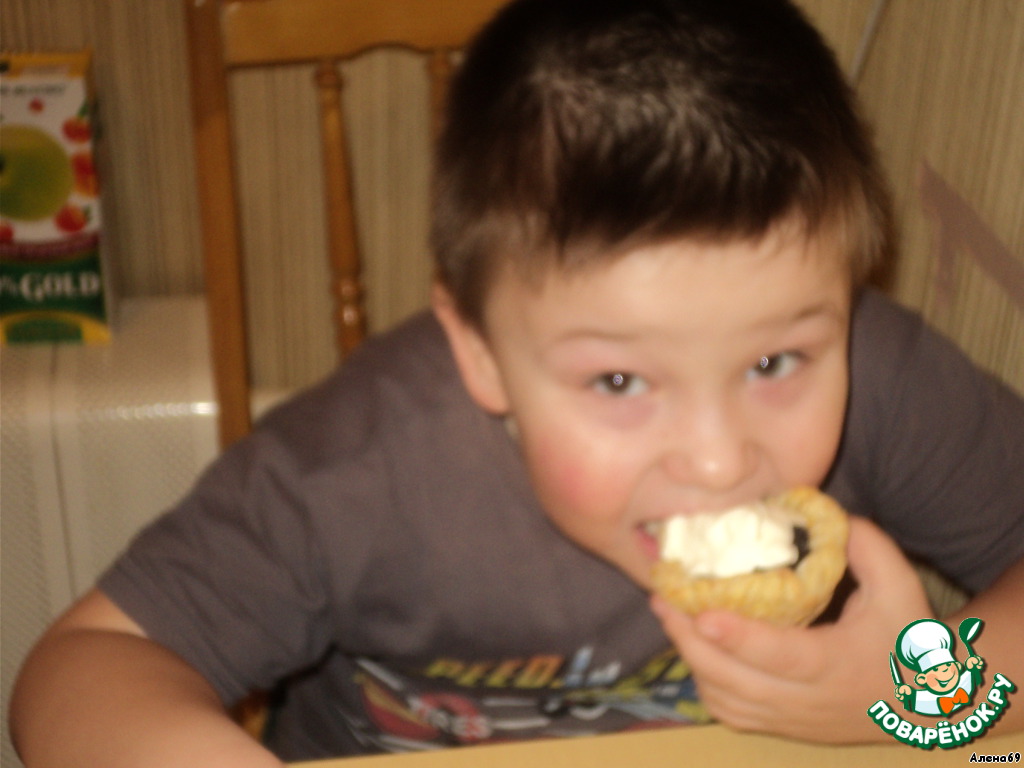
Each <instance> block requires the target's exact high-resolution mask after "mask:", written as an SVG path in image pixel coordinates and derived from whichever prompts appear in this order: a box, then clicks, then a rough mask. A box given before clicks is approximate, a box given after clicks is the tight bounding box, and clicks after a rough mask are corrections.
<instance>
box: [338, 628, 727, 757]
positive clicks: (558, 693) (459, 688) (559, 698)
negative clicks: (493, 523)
mask: <svg viewBox="0 0 1024 768" xmlns="http://www.w3.org/2000/svg"><path fill="white" fill-rule="evenodd" d="M593 655H594V652H593V648H591V647H589V646H588V647H584V648H581V649H580V650H579V651H577V652H576V653H575V654H574V655H573V656H572V657H571V658H566V657H562V656H554V655H540V656H533V657H531V658H525V659H523V658H520V659H503V660H499V661H463V660H457V659H451V658H440V659H436V660H434V661H433V662H431V663H430V664H427V665H426V666H425V667H424V668H423V669H422V670H421V671H420V672H419V674H415V675H412V674H400V673H397V672H395V671H394V670H392V669H388V668H386V667H384V666H382V665H380V664H378V663H376V662H374V661H371V660H368V659H361V660H359V662H358V666H359V670H360V671H359V673H358V674H357V679H356V682H357V683H358V685H359V687H360V690H361V692H362V697H363V703H364V708H365V712H366V720H365V721H364V722H349V723H348V725H349V727H350V728H351V729H352V730H353V732H354V733H355V734H356V735H357V737H358V738H359V739H360V740H361V741H362V742H363V743H364V745H365V746H368V747H376V748H379V749H383V750H386V751H389V752H396V751H414V750H425V749H436V748H439V747H448V746H454V745H460V744H481V743H485V742H499V741H511V740H518V739H532V738H541V737H553V736H577V735H585V734H595V733H608V732H613V731H628V730H636V729H641V728H660V727H665V726H670V725H680V724H685V723H699V722H707V721H708V719H709V718H708V715H707V712H706V711H705V709H704V707H703V706H702V705H701V704H700V703H699V702H698V701H697V695H696V689H695V687H694V683H693V680H692V678H691V677H690V670H689V667H688V666H687V665H686V664H685V663H684V662H683V661H682V660H681V659H680V658H679V656H678V654H677V653H676V652H675V650H667V651H665V652H664V653H661V654H659V655H657V656H655V657H654V658H653V659H651V660H650V661H649V662H647V663H646V664H645V665H643V666H642V667H641V668H640V669H639V670H638V671H637V672H636V673H634V674H629V675H623V674H622V671H621V669H620V665H619V664H618V663H615V662H613V663H610V664H605V665H603V666H601V665H594V664H593Z"/></svg>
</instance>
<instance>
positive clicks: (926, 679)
mask: <svg viewBox="0 0 1024 768" xmlns="http://www.w3.org/2000/svg"><path fill="white" fill-rule="evenodd" d="M914 682H916V683H917V684H918V685H923V686H924V687H925V688H927V689H928V690H929V691H931V692H932V693H949V692H950V691H952V690H953V689H954V688H956V687H957V686H959V685H960V662H958V661H950V662H947V663H946V664H939V665H938V666H936V667H932V668H931V669H929V670H928V671H927V672H923V673H920V674H918V675H915V676H914Z"/></svg>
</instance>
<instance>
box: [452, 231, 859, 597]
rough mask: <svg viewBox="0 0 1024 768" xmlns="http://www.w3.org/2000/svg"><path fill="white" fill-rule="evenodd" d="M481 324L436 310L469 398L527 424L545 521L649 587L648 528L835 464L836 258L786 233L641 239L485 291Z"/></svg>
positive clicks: (840, 273) (839, 316) (772, 489)
mask: <svg viewBox="0 0 1024 768" xmlns="http://www.w3.org/2000/svg"><path fill="white" fill-rule="evenodd" d="M488 298H489V303H488V305H487V312H486V317H485V322H486V329H487V332H486V336H482V335H480V334H478V333H476V332H475V331H474V330H473V329H472V328H471V327H469V326H468V325H466V324H465V323H464V322H463V321H462V320H461V319H460V318H459V316H458V315H457V313H456V312H455V311H454V309H452V307H451V304H450V302H448V301H447V299H446V297H445V295H444V294H443V292H439V293H437V294H436V295H435V308H436V309H437V313H438V316H439V317H440V319H441V320H442V322H443V324H444V325H445V328H446V330H447V332H448V335H449V338H450V339H451V341H452V344H453V349H454V350H455V354H456V358H457V360H458V363H459V366H460V370H461V373H462V376H463V379H464V381H465V382H466V384H467V387H468V389H469V391H470V393H471V394H472V395H473V397H474V399H475V400H476V401H477V402H478V404H480V405H481V406H482V407H483V408H485V409H487V410H489V411H491V412H493V413H506V414H508V415H509V416H511V417H512V418H513V419H514V421H515V425H516V427H517V432H518V436H519V440H520V443H521V447H522V451H523V455H524V458H525V461H526V464H527V467H528V469H529V472H530V475H531V478H532V481H533V484H534V487H535V489H536V492H537V494H538V497H539V499H540V501H541V503H542V505H543V506H544V508H545V510H546V512H547V514H548V515H549V516H550V518H551V519H552V521H553V522H554V523H555V524H556V525H557V526H558V527H559V528H560V529H561V530H562V531H563V532H564V533H565V534H566V535H568V536H569V537H570V538H571V539H573V540H575V541H576V542H577V543H578V544H580V545H581V546H583V547H584V548H586V549H588V550H590V551H592V552H594V553H595V554H597V555H599V556H601V557H604V558H605V559H607V560H609V561H610V562H612V563H613V564H615V565H617V566H618V567H619V568H621V569H622V570H623V571H624V572H625V573H626V574H628V575H629V576H630V577H632V578H633V579H634V580H635V581H636V582H637V583H639V584H640V585H641V586H644V587H649V586H650V580H649V572H650V570H651V565H652V562H653V561H654V560H655V559H656V557H657V545H656V541H655V539H654V538H653V537H652V536H651V535H650V533H648V531H647V530H646V529H645V523H648V522H650V521H654V520H660V519H663V518H666V517H668V516H670V515H674V514H679V513H683V514H692V513H695V512H699V511H714V510H720V509H723V508H727V507H730V506H733V505H736V504H739V503H743V502H747V501H751V500H753V499H756V498H758V497H761V496H764V495H765V494H769V493H776V492H780V491H783V490H785V489H788V488H790V487H792V486H794V485H798V484H809V485H818V484H820V483H821V481H822V480H823V479H824V477H825V474H826V472H827V471H828V469H829V467H830V465H831V464H832V462H833V459H834V457H835V453H836V450H837V446H838V443H839V438H840V432H841V429H842V422H843V416H844V411H845V405H846V396H847V335H848V328H849V316H850V286H849V280H848V276H847V271H846V269H845V267H844V265H843V260H842V259H841V258H839V257H838V255H837V254H836V253H831V252H828V251H823V250H822V246H820V245H818V244H817V243H816V242H810V243H809V242H807V241H806V240H805V239H804V238H803V237H799V236H797V235H796V234H789V233H788V230H783V229H780V230H778V231H775V232H774V233H772V234H771V235H770V236H768V237H766V238H765V239H764V240H762V241H759V242H741V241H735V242H730V243H727V244H708V243H703V242H700V241H692V240H682V241H675V242H671V243H668V244H662V245H657V246H652V247H646V248H640V249H637V250H635V251H633V252H630V253H628V254H626V255H625V256H624V257H623V258H621V259H618V260H616V261H611V262H608V263H605V264H601V265H598V266H594V267H592V268H588V269H587V270H585V271H582V272H575V273H563V272H557V271H552V272H551V273H550V274H548V275H547V276H546V279H545V280H544V281H542V283H541V284H539V285H538V284H534V283H528V282H526V281H524V280H523V279H521V278H520V277H519V276H517V275H516V274H514V273H511V272H509V273H506V274H504V275H503V276H501V277H499V279H498V280H497V281H496V283H495V285H493V286H492V288H491V293H490V294H489V297H488Z"/></svg>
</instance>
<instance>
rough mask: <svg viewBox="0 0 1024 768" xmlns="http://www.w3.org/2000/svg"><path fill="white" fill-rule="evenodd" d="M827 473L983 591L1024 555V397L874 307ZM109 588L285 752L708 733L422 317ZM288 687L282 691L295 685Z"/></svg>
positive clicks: (644, 624)
mask: <svg viewBox="0 0 1024 768" xmlns="http://www.w3.org/2000/svg"><path fill="white" fill-rule="evenodd" d="M851 356H852V364H851V372H852V373H851V375H852V384H851V397H850V405H849V413H848V419H847V427H846V430H845V433H844V438H843V443H842V446H841V449H840V455H839V457H838V459H837V462H836V465H835V467H834V468H833V470H832V473H831V474H830V477H829V480H828V482H827V483H826V490H828V491H829V492H831V493H833V494H834V495H835V496H836V497H837V498H838V499H839V500H840V501H841V502H842V503H843V504H844V505H846V506H847V508H848V509H849V510H850V511H852V512H854V513H857V514H862V515H865V516H867V517H870V518H872V519H874V520H875V521H876V522H878V523H879V524H880V525H881V526H882V527H883V528H885V529H886V530H887V531H889V532H890V534H891V535H893V536H894V537H895V538H896V540H897V541H898V542H899V543H900V545H901V546H902V547H903V548H904V549H905V550H906V551H907V552H909V553H911V554H913V555H915V556H917V557H920V558H923V559H925V560H927V561H930V562H932V563H933V564H934V565H935V566H936V567H937V568H938V569H939V570H940V571H941V572H943V573H945V574H946V575H947V576H949V577H950V578H952V579H953V580H954V581H956V582H958V583H959V584H961V585H962V586H964V587H966V588H968V589H972V590H976V589H981V588H984V587H985V586H986V585H987V584H989V583H990V582H991V581H992V580H993V579H994V578H995V576H997V575H998V574H999V573H1000V572H1001V571H1002V570H1004V569H1005V568H1006V567H1007V566H1008V565H1009V564H1010V563H1012V562H1014V561H1015V560H1016V559H1018V558H1020V557H1021V555H1022V551H1024V505H1022V503H1021V500H1022V499H1024V472H1022V471H1021V470H1022V468H1024V403H1022V402H1021V401H1020V399H1018V398H1016V397H1015V396H1013V395H1012V394H1011V393H1010V392H1009V391H1008V390H1007V389H1005V388H1003V387H1001V386H999V385H997V384H996V383H994V382H993V381H992V380H991V379H990V378H988V377H987V376H985V375H983V374H981V373H979V372H977V371H976V370H975V369H973V368H972V367H971V366H970V365H969V364H968V363H967V362H966V361H965V359H964V358H963V356H962V355H961V354H960V353H959V352H957V351H956V350H955V348H953V347H952V346H951V345H950V344H948V343H947V342H945V341H943V340H941V339H940V338H939V337H937V336H936V335H935V334H933V333H931V332H929V331H928V330H926V329H925V328H924V326H923V325H922V324H921V322H920V320H918V319H917V318H916V317H915V316H913V315H911V314H909V313H907V312H905V311H904V310H901V309H898V308H897V307H895V306H894V305H892V304H891V303H889V302H888V301H886V300H885V299H883V298H881V297H880V296H879V295H877V294H874V293H870V292H869V293H867V294H866V295H865V297H864V298H863V299H862V301H861V302H860V303H859V306H858V309H857V311H856V317H855V322H854V330H853V338H852V352H851ZM100 587H101V589H103V591H104V592H106V594H108V595H109V596H110V597H111V598H112V599H113V600H114V601H115V602H117V603H118V604H119V605H120V606H121V607H122V608H123V609H124V610H125V611H126V612H127V613H128V614H129V615H131V616H132V617H133V618H134V619H135V620H136V621H138V622H139V624H141V625H142V627H143V628H144V629H145V630H146V632H147V633H149V635H150V636H151V637H152V638H153V639H155V640H157V641H159V642H161V643H163V644H165V645H167V646H169V647H170V648H172V649H174V650H175V651H176V652H177V653H179V654H180V655H181V656H183V657H184V658H185V659H187V660H188V661H189V662H190V663H192V664H193V665H194V666H195V667H196V668H197V669H198V670H199V671H200V672H201V673H202V674H204V675H205V676H206V677H207V679H209V680H210V681H211V683H212V684H213V685H214V686H215V687H216V689H217V690H218V692H219V693H220V695H221V696H222V697H223V699H224V700H225V701H226V702H230V701H233V700H235V699H237V698H239V697H241V696H242V695H244V694H245V693H246V692H247V691H249V690H251V689H253V688H270V687H272V686H275V685H279V686H280V690H281V691H282V697H281V699H280V701H279V703H278V705H277V706H276V707H275V710H274V722H273V727H272V728H271V736H270V743H271V746H272V747H273V748H274V749H275V751H277V752H278V754H279V755H280V756H281V757H282V758H284V759H288V760H294V759H309V758H315V757H323V756H329V755H339V754H347V753H355V752H367V751H369V752H372V751H379V750H407V749H408V750H412V749H429V748H436V747H438V746H445V745H454V744H467V743H481V742H484V741H492V740H508V739H517V738H532V737H538V736H557V735H575V734H583V733H597V732H604V731H612V730H626V729H630V728H640V727H653V726H660V725H669V724H675V723H686V722H693V721H699V720H701V719H702V718H703V717H704V712H703V709H702V708H701V707H700V705H699V703H698V702H697V701H696V697H695V692H694V685H693V682H692V680H691V678H690V677H689V674H688V669H687V667H686V664H685V662H684V661H683V660H680V659H679V658H678V655H677V654H676V653H675V652H674V651H673V650H672V648H671V646H670V644H669V642H668V641H667V639H666V637H665V636H664V634H663V633H662V632H661V630H660V628H659V626H658V624H657V622H656V621H655V619H654V618H653V616H652V615H651V614H650V612H649V610H648V608H647V599H646V595H645V594H644V593H643V592H642V591H641V590H640V589H639V588H637V587H636V586H635V585H634V584H632V582H630V581H629V580H627V579H626V578H625V577H624V576H623V575H621V574H620V573H619V572H618V571H617V570H615V569H614V568H613V567H612V566H610V565H608V564H606V563H604V562H603V561H601V560H599V559H596V558H595V557H593V556H592V555H590V554H588V553H586V552H584V551H582V550H581V549H579V548H578V547H576V546H575V545H574V544H573V543H571V542H570V541H568V540H567V539H565V538H564V537H563V536H562V535H561V534H560V533H559V532H557V531H556V530H555V529H554V527H553V526H552V525H551V524H550V523H549V522H548V520H547V519H546V517H545V516H544V514H543V512H542V511H541V509H540V507H539V506H538V504H537V501H536V499H535V498H534V495H533V493H532V492H531V489H530V486H529V482H528V479H527V476H526V473H525V470H524V466H523V464H522V461H521V459H520V457H519V455H518V453H517V449H516V446H515V444H514V442H513V440H512V439H511V438H510V437H509V434H508V432H507V430H506V429H505V427H504V425H503V424H502V423H501V422H500V421H499V420H497V419H495V418H493V417H491V416H489V415H487V414H485V413H483V412H481V411H480V410H479V409H478V408H476V407H475V406H474V404H473V403H472V401H471V400H470V399H469V397H468V395H467V394H466V392H465V390H464V389H463V387H462V385H461V382H460V381H459V379H458V375H457V372H456V370H455V367H454V364H453V361H452V359H451V355H450V352H449V350H448V347H447V343H446V341H445V339H444V336H443V334H442V332H441V329H440V327H439V326H438V325H437V323H436V322H435V321H434V320H433V318H431V317H430V316H429V315H421V316H419V317H416V318H414V319H413V320H411V321H410V322H408V323H406V324H405V325H404V326H402V327H401V328H399V329H397V330H396V331H394V332H392V333H389V334H387V335H384V336H381V337H379V338H376V339H374V340H372V341H370V342H368V343H366V344H365V345H363V347H362V348H361V349H360V350H359V351H358V352H357V353H356V354H355V355H354V356H353V357H352V358H350V360H349V361H348V362H346V364H345V365H344V366H342V367H341V368H340V369H339V371H337V372H336V373H335V374H334V375H332V376H331V377H330V378H328V379H327V380H325V381H324V382H323V383H322V384H320V385H319V386H317V387H315V388H313V389H311V390H309V391H307V392H305V393H303V394H301V395H300V396H298V397H297V398H295V399H294V400H293V401H291V402H289V403H287V404H286V405H284V406H282V407H281V408H279V409H277V410H276V411H274V412H273V413H272V414H270V415H269V416H268V417H267V418H266V419H264V420H263V421H262V423H261V424H260V425H259V426H258V428H257V429H256V430H255V431H254V433H253V434H252V435H251V436H250V437H249V438H247V439H245V440H244V441H242V442H240V443H239V444H238V445H236V446H234V447H233V448H231V449H230V450H229V451H227V452H226V453H225V455H224V456H223V457H221V458H220V459H219V460H218V461H217V462H215V463H214V465H213V466H212V467H211V468H210V469H209V470H208V471H207V473H206V474H205V475H204V476H203V477H202V478H201V480H200V481H199V483H198V485H197V486H196V488H195V490H194V491H193V492H192V493H191V494H190V495H189V496H188V497H187V498H186V499H185V500H184V501H183V502H182V503H181V504H180V505H179V507H178V508H176V509H175V510H173V511H171V512H170V513H169V514H167V515H166V516H164V517H163V518H161V519H160V520H159V521H157V522H156V523H155V524H154V525H152V526H150V527H149V528H148V529H146V530H145V531H143V532H142V533H141V534H140V535H139V537H138V538H137V540H136V541H135V542H134V543H133V544H132V546H131V547H130V549H129V550H128V551H127V553H126V554H125V555H124V556H123V557H122V558H121V559H120V560H119V561H118V562H117V563H116V564H115V565H114V566H113V567H112V568H111V569H110V571H108V573H106V574H105V575H104V576H103V578H102V579H101V582H100ZM282 681H283V684H282Z"/></svg>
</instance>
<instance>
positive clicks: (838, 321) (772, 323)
mask: <svg viewBox="0 0 1024 768" xmlns="http://www.w3.org/2000/svg"><path fill="white" fill-rule="evenodd" d="M847 315H848V313H847V312H844V311H843V309H842V308H841V307H840V306H838V305H837V304H836V303H835V302H833V301H829V300H825V301H822V302H819V303H816V304H811V305H809V306H806V307H802V308H800V309H797V310H796V311H795V312H792V313H789V312H787V313H785V314H781V315H779V316H777V317H767V318H764V319H763V320H761V321H759V322H757V323H754V324H753V325H752V326H751V330H760V329H764V328H772V327H782V326H791V325H798V324H800V323H803V322H808V321H812V320H817V319H818V318H822V319H825V320H829V321H831V322H833V323H834V324H835V325H838V326H844V325H846V323H847V319H846V318H847ZM640 335H642V334H641V333H638V332H634V331H628V332H627V331H619V330H615V329H612V328H570V329H568V330H566V331H565V332H564V333H561V334H559V335H558V336H557V337H555V338H553V339H551V340H550V342H549V343H548V344H547V345H546V346H548V347H555V346H558V345H560V344H566V343H569V342H573V341H577V340H597V341H608V342H625V341H630V340H631V339H635V338H636V337H637V336H640Z"/></svg>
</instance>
